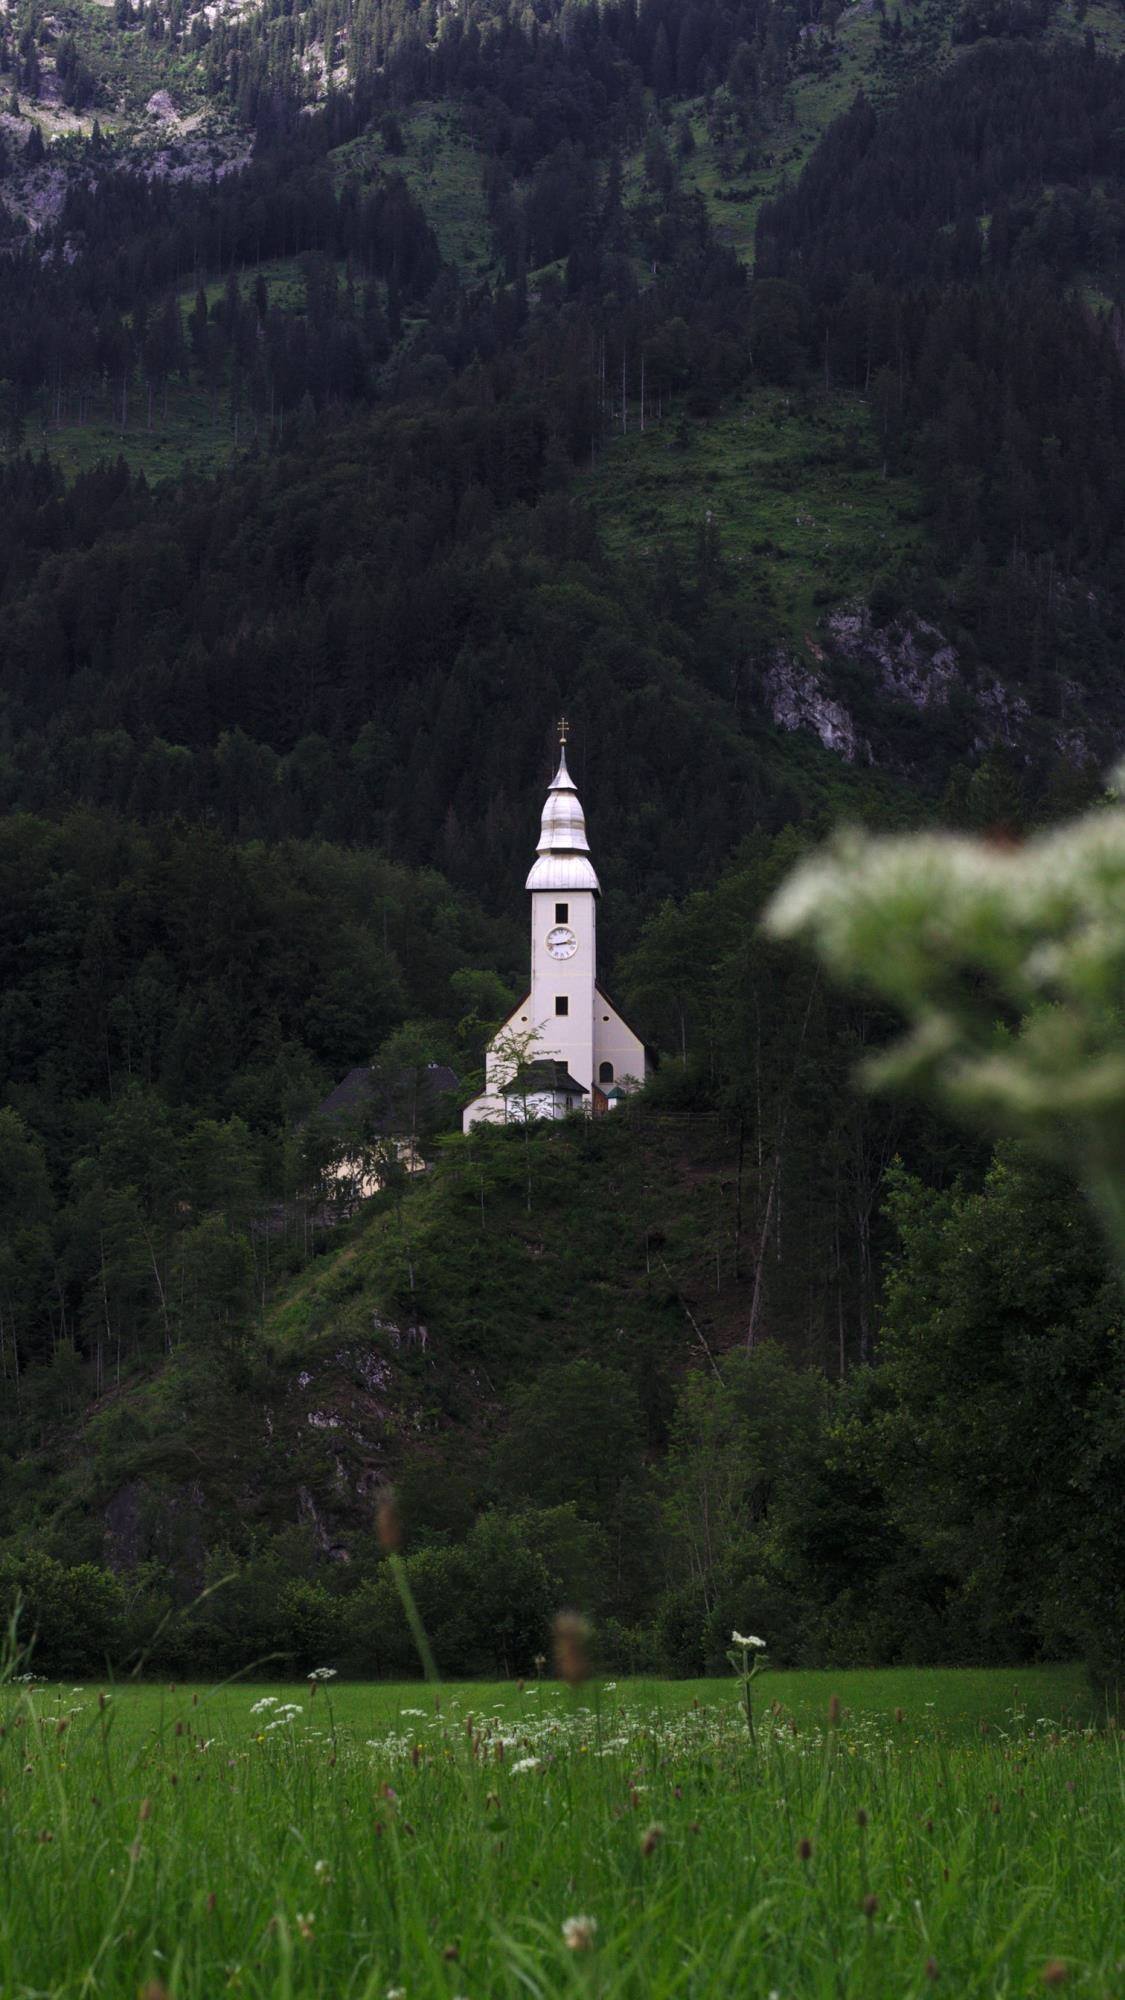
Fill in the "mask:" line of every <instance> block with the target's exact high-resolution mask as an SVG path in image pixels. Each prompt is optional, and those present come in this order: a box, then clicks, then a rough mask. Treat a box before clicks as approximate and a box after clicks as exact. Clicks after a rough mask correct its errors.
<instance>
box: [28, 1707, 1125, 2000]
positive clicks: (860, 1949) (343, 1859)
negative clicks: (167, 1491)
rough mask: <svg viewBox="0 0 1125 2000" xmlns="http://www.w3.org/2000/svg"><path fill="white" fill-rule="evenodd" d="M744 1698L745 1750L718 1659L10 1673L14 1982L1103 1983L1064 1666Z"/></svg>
mask: <svg viewBox="0 0 1125 2000" xmlns="http://www.w3.org/2000/svg"><path fill="white" fill-rule="evenodd" d="M755 1691H756V1693H757V1697H758V1698H757V1703H756V1713H757V1740H756V1742H755V1743H753V1744H751V1742H750V1740H749V1737H748V1734H747V1730H746V1725H745V1721H744V1719H743V1717H742V1715H741V1713H740V1710H739V1708H738V1705H737V1700H736V1688H735V1684H734V1683H733V1682H727V1683H722V1682H713V1681H712V1682H704V1683H697V1684H694V1685H693V1684H690V1683H679V1684H675V1685H673V1684H667V1683H664V1684H662V1683H658V1682H652V1681H648V1682H643V1681H631V1682H624V1681H621V1682H618V1683H613V1682H605V1683H602V1684H600V1685H599V1684H596V1683H594V1684H590V1685H589V1686H588V1687H586V1688H585V1689H583V1690H581V1691H580V1692H577V1693H572V1692H570V1691H569V1690H567V1689H565V1688H562V1687H560V1686H559V1685H558V1684H556V1683H553V1682H544V1683H542V1684H536V1683H531V1684H529V1685H528V1686H526V1687H523V1686H519V1685H515V1684H512V1683H508V1684H507V1685H503V1686H482V1685H473V1686H460V1687H448V1688H444V1689H442V1690H441V1691H440V1693H438V1694H435V1692H434V1691H433V1690H432V1689H429V1688H424V1687H418V1686H410V1687H390V1686H345V1685H339V1684H337V1685H336V1686H335V1687H333V1686H332V1684H328V1685H327V1686H322V1687H321V1688H319V1689H318V1690H317V1692H316V1694H315V1695H310V1691H309V1689H308V1688H307V1687H305V1686H304V1685H298V1686H296V1687H290V1688H281V1687H274V1688H262V1687H248V1686H235V1687H227V1688H225V1689H223V1690H221V1691H218V1692H214V1691H212V1692H208V1691H206V1690H204V1689H191V1688H174V1689H173V1688H155V1687H132V1686H128V1687H124V1688H118V1689H114V1690H98V1689H96V1688H94V1687H91V1686H88V1685H87V1686H84V1687H74V1688H71V1687H62V1688H57V1687H45V1686H44V1687H37V1688H35V1689H34V1690H28V1689H26V1688H19V1689H17V1688H11V1687H10V1688H8V1689H7V1690H6V1691H4V1693H3V1694H0V1725H2V1729H3V1735H2V1737H0V1803H2V1814H0V1870H2V1876H0V1881H2V1888H0V1990H2V1992H3V1993H4V1994H5V1995H6V1996H7V1995H12V1996H22V2000H32V1996H46V1995H52V1996H64V1995H65V1996H68V2000H69V1996H72V1995H73V1996H79V1995H89V1994H101V1995H106V1996H112V2000H124V1996H129V2000H132V1996H134V1995H141V1996H144V2000H163V1996H172V2000H187V1996H191V2000H214V1996H217V1995H220V1994H225V1993H235V1994H241V1995H267V1994H268V1995H270V1996H275V1995H276V1996H286V2000H288V1996H297V1995H302V1996H304V1995H321V1996H325V2000H327V1997H328V1996H332V2000H346V1996H360V1995H364V1996H370V1997H371V2000H383V1997H384V1996H385V1995H387V1994H392V1995H393V1994H399V1995H405V1996H407V2000H421V1996H429V2000H438V1996H442V2000H454V1997H455V1996H457V1995H463V1996H466V2000H491V1996H500V1995H502V1996H505V2000H507V1996H511V2000H515V1996H517V1995H518V1996H528V1995H532V1996H535V1995H544V1996H546V1995H556V1994H559V1995H562V1994H581V1995H598V1996H602V2000H614V1996H626V1995H627V1996H630V2000H642V1996H644V1997H645V2000H648V1996H670V1995H677V1996H689V1995H690V1996H714V2000H718V1996H720V1995H728V1994H739V1995H746V1996H749V2000H769V1996H773V1995H777V1996H778V2000H819V1996H824V2000H828V1996H833V2000H882V1996H887V2000H891V1996H893V2000H909V1996H913V1995H917V1996H921V1995H923V1994H928V1993H932V1992H935V1991H936V1992H937V1993H939V1994H941V1993H946V1994H949V1995H951V1996H952V1995H956V1996H958V2000H969V1997H970V1996H974V1995H1004V1996H1017V1995H1031V1994H1034V1993H1038V1992H1041V1991H1042V1990H1043V1986H1044V1981H1046V1984H1047V1985H1048V1986H1050V1985H1052V1984H1055V1983H1060V1984H1061V1983H1065V1984H1066V1987H1067V1990H1068V1991H1072V1992H1075V1993H1082V1994H1090V1995H1096V1996H1098V2000H1111V1996H1117V1995H1120V1993H1121V1992H1122V1990H1123V1988H1125V1977H1123V1974H1125V1922H1123V1917H1122V1910H1121V1901H1120V1896H1119V1882H1120V1876H1121V1864H1122V1861H1123V1859H1125V1855H1123V1852H1122V1845H1123V1829H1125V1819H1123V1814H1122V1759H1121V1750H1120V1738H1119V1737H1117V1736H1115V1735H1113V1734H1110V1733H1106V1732H1103V1731H1099V1730H1098V1729H1097V1728H1096V1726H1094V1723H1093V1719H1092V1717H1091V1715H1090V1712H1089V1707H1088V1701H1087V1698H1086V1696H1085V1693H1084V1687H1083V1681H1082V1677H1081V1674H1080V1673H1079V1672H1078V1670H1076V1669H1075V1670H1071V1669H1065V1668H1063V1669H1033V1670H1021V1671H1018V1672H1014V1673H996V1672H956V1671H932V1672H926V1671H917V1672H905V1671H904V1672H895V1673H890V1672H871V1673H851V1674H781V1673H779V1674H771V1673H766V1674H765V1675H763V1676H761V1677H760V1678H759V1679H758V1680H757V1681H756V1683H755ZM833 1694H835V1695H837V1696H838V1698H839V1701H840V1704H841V1707H840V1712H839V1721H838V1724H837V1725H836V1726H832V1725H831V1724H830V1722H829V1719H828V1715H829V1701H830V1697H831V1696H832V1695H833ZM107 1697H108V1698H107ZM286 1704H292V1707H286V1706H285V1705H286ZM570 1919H580V1920H582V1921H580V1922H577V1923H568V1920H570ZM586 1920H590V1921H588V1922H587V1921H586Z"/></svg>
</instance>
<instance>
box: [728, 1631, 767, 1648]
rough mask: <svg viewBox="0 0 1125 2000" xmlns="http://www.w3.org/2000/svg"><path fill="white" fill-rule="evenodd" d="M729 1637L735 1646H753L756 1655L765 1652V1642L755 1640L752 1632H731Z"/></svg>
mask: <svg viewBox="0 0 1125 2000" xmlns="http://www.w3.org/2000/svg"><path fill="white" fill-rule="evenodd" d="M730 1636H731V1638H732V1639H733V1640H734V1643H735V1645H736V1646H753V1648H754V1651H755V1652H756V1653H764V1652H765V1650H766V1642H765V1640H764V1639H757V1638H755V1636H754V1634H753V1633H752V1632H748V1633H747V1632H732V1633H731V1635H730Z"/></svg>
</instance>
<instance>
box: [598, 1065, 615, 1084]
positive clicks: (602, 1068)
mask: <svg viewBox="0 0 1125 2000" xmlns="http://www.w3.org/2000/svg"><path fill="white" fill-rule="evenodd" d="M598 1082H599V1083H612V1082H613V1064H612V1063H599V1064H598Z"/></svg>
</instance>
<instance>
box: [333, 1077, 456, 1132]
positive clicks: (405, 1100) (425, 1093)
mask: <svg viewBox="0 0 1125 2000" xmlns="http://www.w3.org/2000/svg"><path fill="white" fill-rule="evenodd" d="M456 1088H457V1076H456V1074H455V1072H454V1071H453V1070H451V1069H450V1068H449V1067H448V1065H447V1064H446V1063H427V1064H426V1067H425V1069H424V1070H423V1071H422V1073H421V1075H420V1076H418V1077H415V1075H414V1072H413V1071H412V1070H409V1069H403V1070H400V1071H399V1072H398V1073H397V1074H396V1075H395V1076H393V1077H390V1078H388V1077H387V1076H386V1075H381V1074H378V1073H377V1072H376V1071H374V1070H373V1069H372V1068H371V1066H370V1064H368V1063H361V1064H357V1066H356V1068H355V1069H350V1070H349V1071H348V1073H347V1075H346V1076H345V1077H344V1078H343V1079H342V1080H341V1082H339V1083H338V1084H337V1085H336V1087H335V1089H334V1090H330V1091H329V1093H328V1095H327V1097H325V1098H323V1099H322V1101H321V1102H320V1103H319V1104H318V1105H317V1107H316V1110H315V1111H314V1113H313V1117H314V1118H318V1119H323V1120H324V1122H325V1123H326V1124H329V1125H342V1124H345V1123H347V1122H350V1121H351V1120H352V1119H355V1118H359V1117H362V1116H367V1117H369V1118H370V1121H371V1125H372V1128H373V1129H374V1130H375V1131H378V1132H403V1131H409V1130H410V1125H411V1114H412V1111H413V1110H414V1109H415V1108H416V1109H417V1112H418V1115H419V1116H420V1117H422V1118H428V1117H432V1116H433V1115H434V1114H435V1113H436V1112H437V1111H439V1110H440V1109H441V1099H442V1097H443V1096H444V1095H445V1093H446V1092H447V1091H450V1090H456Z"/></svg>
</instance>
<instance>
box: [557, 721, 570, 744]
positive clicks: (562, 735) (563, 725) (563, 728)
mask: <svg viewBox="0 0 1125 2000" xmlns="http://www.w3.org/2000/svg"><path fill="white" fill-rule="evenodd" d="M569 735H570V724H569V722H568V721H567V719H566V717H565V715H560V717H559V742H560V743H561V744H562V747H563V749H564V750H565V749H566V739H567V737H568V736H569Z"/></svg>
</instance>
